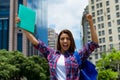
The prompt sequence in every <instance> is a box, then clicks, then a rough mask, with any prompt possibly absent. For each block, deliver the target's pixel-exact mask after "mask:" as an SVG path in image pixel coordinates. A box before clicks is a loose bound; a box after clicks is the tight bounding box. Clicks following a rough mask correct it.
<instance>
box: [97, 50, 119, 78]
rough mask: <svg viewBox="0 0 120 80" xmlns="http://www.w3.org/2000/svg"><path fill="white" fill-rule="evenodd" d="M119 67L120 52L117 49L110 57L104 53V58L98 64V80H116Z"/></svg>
mask: <svg viewBox="0 0 120 80" xmlns="http://www.w3.org/2000/svg"><path fill="white" fill-rule="evenodd" d="M117 65H120V52H119V51H116V50H115V49H114V50H113V51H112V52H110V53H109V54H108V55H106V53H103V58H102V59H101V60H99V61H98V63H97V64H96V66H97V68H98V80H116V79H117V78H118V74H119V72H118V71H119V70H118V68H117Z"/></svg>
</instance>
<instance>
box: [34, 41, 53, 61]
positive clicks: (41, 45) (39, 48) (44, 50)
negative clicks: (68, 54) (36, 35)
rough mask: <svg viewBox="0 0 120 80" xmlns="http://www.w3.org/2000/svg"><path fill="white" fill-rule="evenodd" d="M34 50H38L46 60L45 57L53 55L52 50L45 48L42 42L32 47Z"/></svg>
mask: <svg viewBox="0 0 120 80" xmlns="http://www.w3.org/2000/svg"><path fill="white" fill-rule="evenodd" d="M34 47H35V48H36V49H38V50H39V51H40V52H41V53H42V54H43V55H44V57H45V58H46V59H47V57H48V56H49V55H50V54H52V53H54V51H55V50H54V49H52V48H50V47H49V46H47V45H46V44H45V43H43V42H42V41H40V40H39V44H38V45H37V46H34Z"/></svg>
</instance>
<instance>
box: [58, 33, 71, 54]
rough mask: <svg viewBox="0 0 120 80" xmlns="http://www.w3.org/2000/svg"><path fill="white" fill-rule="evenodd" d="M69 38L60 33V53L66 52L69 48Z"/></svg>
mask: <svg viewBox="0 0 120 80" xmlns="http://www.w3.org/2000/svg"><path fill="white" fill-rule="evenodd" d="M70 43H71V41H70V37H69V36H68V34H66V33H62V34H61V36H60V46H61V52H62V53H64V52H65V51H67V50H68V49H69V47H70Z"/></svg>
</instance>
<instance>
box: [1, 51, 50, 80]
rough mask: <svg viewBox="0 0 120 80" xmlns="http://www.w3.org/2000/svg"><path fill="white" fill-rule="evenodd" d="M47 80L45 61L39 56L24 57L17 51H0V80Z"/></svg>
mask: <svg viewBox="0 0 120 80" xmlns="http://www.w3.org/2000/svg"><path fill="white" fill-rule="evenodd" d="M24 77H26V78H27V80H49V68H48V63H47V61H46V60H45V59H44V58H42V57H40V56H30V57H25V56H24V55H23V54H22V53H21V52H19V51H11V52H10V51H6V50H0V80H20V79H21V78H24Z"/></svg>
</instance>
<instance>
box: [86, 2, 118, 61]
mask: <svg viewBox="0 0 120 80" xmlns="http://www.w3.org/2000/svg"><path fill="white" fill-rule="evenodd" d="M88 10H89V13H90V14H92V16H93V22H94V26H95V28H96V32H97V34H98V39H99V45H100V48H99V49H97V50H96V51H95V52H94V53H93V54H92V55H91V57H90V58H91V60H92V62H94V63H96V62H97V61H98V60H99V59H100V58H101V57H102V53H103V52H105V53H107V54H108V52H111V51H112V49H113V48H115V49H116V50H120V0H89V5H88ZM86 31H87V33H88V34H90V31H89V28H87V30H86ZM87 38H88V40H90V39H91V36H90V35H87Z"/></svg>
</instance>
